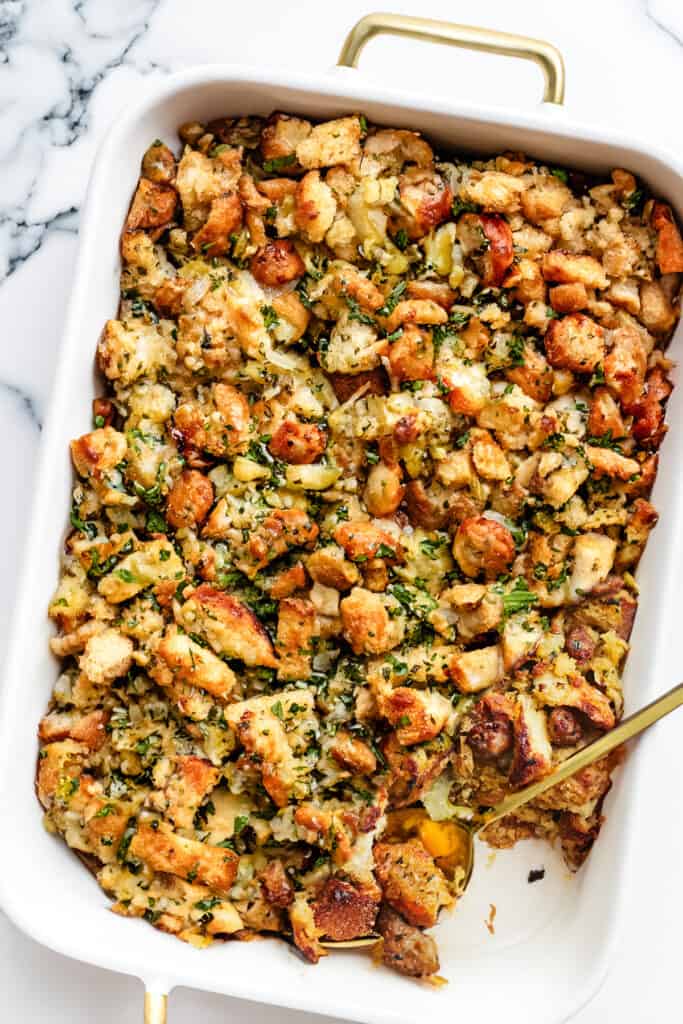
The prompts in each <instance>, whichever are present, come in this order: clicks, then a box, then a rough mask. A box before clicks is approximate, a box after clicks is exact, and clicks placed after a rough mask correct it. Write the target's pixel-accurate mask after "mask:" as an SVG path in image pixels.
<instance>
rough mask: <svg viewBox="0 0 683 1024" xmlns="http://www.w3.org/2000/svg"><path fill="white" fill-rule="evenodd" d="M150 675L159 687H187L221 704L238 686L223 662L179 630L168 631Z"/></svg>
mask: <svg viewBox="0 0 683 1024" xmlns="http://www.w3.org/2000/svg"><path fill="white" fill-rule="evenodd" d="M150 674H151V675H152V677H153V678H154V679H155V681H156V682H157V683H158V684H159V685H160V686H168V687H172V686H173V685H174V683H176V682H178V683H185V684H186V685H188V686H196V687H197V688H198V689H199V690H204V691H205V692H206V693H210V694H211V696H212V697H217V698H218V699H220V700H226V699H227V698H228V696H229V695H230V693H231V691H232V689H233V687H234V686H235V683H236V679H235V673H234V672H233V671H232V669H231V668H230V667H229V666H228V665H226V664H225V662H224V661H221V659H220V658H219V657H217V656H216V655H215V654H214V653H213V651H211V650H209V649H208V648H207V647H201V646H200V645H199V644H198V643H197V642H196V641H195V640H193V639H192V638H191V637H189V636H188V635H187V633H181V632H180V630H179V629H178V628H177V627H176V626H169V628H168V629H167V630H166V633H165V634H164V637H163V639H162V641H161V643H160V644H159V647H158V648H157V662H156V664H155V665H153V666H152V667H151V668H150Z"/></svg>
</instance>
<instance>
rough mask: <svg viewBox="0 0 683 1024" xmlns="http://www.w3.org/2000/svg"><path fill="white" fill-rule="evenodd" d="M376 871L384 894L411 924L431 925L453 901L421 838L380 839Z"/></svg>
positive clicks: (428, 926) (376, 851) (376, 852)
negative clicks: (382, 840)
mask: <svg viewBox="0 0 683 1024" xmlns="http://www.w3.org/2000/svg"><path fill="white" fill-rule="evenodd" d="M374 852H375V874H376V876H377V880H378V882H379V884H380V886H381V888H382V895H383V897H384V899H385V900H386V901H387V903H389V904H390V905H391V906H392V907H393V908H394V910H397V911H398V912H399V914H401V915H402V916H403V917H404V918H405V919H406V921H409V922H410V924H414V925H417V926H418V927H420V928H431V927H432V925H434V924H436V919H437V917H438V916H439V911H440V910H441V908H442V907H446V906H449V905H450V904H451V903H452V897H451V896H450V894H449V892H448V886H447V885H446V879H445V876H444V874H443V872H442V871H441V870H440V868H438V867H437V866H436V864H435V863H434V858H433V857H432V856H431V855H430V854H429V853H427V851H426V850H425V848H424V846H423V845H422V843H421V842H420V840H419V839H408V840H407V841H406V842H404V843H377V845H376V846H375V851H374Z"/></svg>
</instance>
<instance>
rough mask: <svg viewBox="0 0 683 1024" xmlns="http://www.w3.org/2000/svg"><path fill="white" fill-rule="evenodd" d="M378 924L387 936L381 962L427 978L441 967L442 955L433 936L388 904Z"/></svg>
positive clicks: (400, 970) (412, 974)
mask: <svg viewBox="0 0 683 1024" xmlns="http://www.w3.org/2000/svg"><path fill="white" fill-rule="evenodd" d="M376 927H377V931H378V932H379V933H380V935H381V936H382V938H383V939H384V945H383V947H382V962H383V963H385V964H386V965H387V967H393V969H394V970H395V971H398V972H399V973H400V974H407V975H408V976H409V977H411V978H426V977H429V975H430V974H436V972H437V971H438V970H439V954H438V952H437V948H436V942H435V941H434V939H433V938H432V937H431V935H425V933H424V932H423V931H420V929H419V928H416V927H415V926H414V925H412V924H408V922H407V921H404V919H403V918H402V917H401V915H400V914H397V913H396V911H395V910H392V909H391V907H389V906H387V904H386V903H384V904H383V905H382V909H381V910H380V912H379V916H378V918H377V926H376Z"/></svg>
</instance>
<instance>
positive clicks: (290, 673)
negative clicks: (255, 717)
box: [275, 597, 317, 680]
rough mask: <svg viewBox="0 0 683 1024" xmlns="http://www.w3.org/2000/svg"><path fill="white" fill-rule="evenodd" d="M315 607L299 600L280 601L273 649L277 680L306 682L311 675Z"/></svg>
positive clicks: (302, 599)
mask: <svg viewBox="0 0 683 1024" xmlns="http://www.w3.org/2000/svg"><path fill="white" fill-rule="evenodd" d="M315 611H316V610H315V607H314V606H313V604H312V603H311V602H310V601H306V600H305V599H304V598H301V597H286V598H283V599H282V600H281V601H280V605H279V608H278V619H277V639H276V641H275V649H276V651H277V654H278V658H279V662H280V663H279V665H278V670H277V676H278V679H283V680H292V679H308V677H309V676H310V674H311V662H312V654H313V638H314V637H315V636H316V634H317V630H316V614H315Z"/></svg>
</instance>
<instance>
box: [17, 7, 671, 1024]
mask: <svg viewBox="0 0 683 1024" xmlns="http://www.w3.org/2000/svg"><path fill="white" fill-rule="evenodd" d="M377 6H384V5H382V4H378V5H377ZM374 7H375V4H374V3H369V2H368V0H346V2H345V3H344V4H330V5H329V6H328V5H327V4H325V5H323V4H321V3H320V0H281V2H279V3H277V2H274V0H261V2H260V3H259V4H251V5H249V4H243V5H237V4H235V3H234V2H231V0H191V2H190V3H188V2H187V0H117V2H116V3H112V2H110V0H109V2H108V0H0V40H1V41H2V49H1V50H0V97H1V101H0V182H1V183H2V188H0V323H1V324H2V333H3V343H2V345H0V436H3V437H5V440H6V441H7V445H6V448H5V466H6V470H7V472H6V475H5V478H4V479H5V483H6V487H5V499H4V501H3V502H2V506H1V508H0V516H1V518H0V522H1V523H2V526H3V535H4V537H5V542H4V545H3V552H4V586H3V587H2V588H1V589H0V651H2V649H3V645H4V640H5V637H6V631H7V621H8V616H9V614H10V611H11V606H12V599H13V581H14V579H15V578H16V574H17V572H18V567H19V563H20V556H21V547H22V541H23V529H24V522H25V517H26V509H27V507H28V506H29V503H30V495H31V486H32V474H33V467H34V463H35V458H36V452H37V447H38V442H39V438H40V429H41V423H42V419H43V415H44V410H45V407H46V403H47V401H48V398H49V394H50V390H51V387H52V381H53V371H54V367H55V361H56V357H57V353H58V349H59V343H60V336H61V332H62V325H63V321H64V315H65V308H66V303H67V300H68V296H69V291H70V288H71V282H72V277H73V268H74V260H75V253H76V245H77V231H78V218H79V207H80V205H81V202H82V199H83V195H84V191H85V187H86V184H87V180H88V175H89V171H90V166H91V163H92V159H93V156H94V153H95V150H96V148H97V145H98V142H99V140H100V138H101V137H102V134H103V133H104V131H105V130H106V129H107V127H108V125H109V124H110V122H111V120H112V118H113V117H114V116H115V115H116V114H117V113H118V111H120V110H121V109H122V108H123V107H124V106H125V105H126V103H127V102H128V101H129V100H131V99H133V98H135V97H137V96H139V95H140V92H141V91H142V90H144V89H145V88H146V87H147V86H148V85H149V83H150V82H152V81H154V80H156V79H158V78H160V77H161V76H163V75H165V74H166V73H167V72H168V71H171V70H176V69H179V68H182V67H185V66H188V65H190V64H196V63H202V62H211V61H214V62H215V61H218V60H221V61H231V60H233V61H240V62H245V63H255V64H256V63H258V64H261V65H264V66H271V65H281V66H288V67H298V68H301V67H310V68H315V69H317V70H324V69H326V68H329V67H331V66H332V65H333V64H334V63H335V60H336V56H337V52H338V50H339V47H340V45H341V42H342V40H343V38H344V36H345V34H346V32H347V31H348V29H349V28H350V27H351V25H352V24H353V23H354V22H355V21H356V20H357V19H358V18H359V17H361V16H362V15H363V14H366V13H368V10H370V9H373V8H374ZM387 9H389V10H392V11H394V12H401V13H406V14H418V13H419V14H421V15H425V16H431V17H434V18H450V19H451V20H453V21H461V22H464V23H479V24H483V25H487V26H490V27H495V28H499V29H505V30H508V31H513V32H521V33H524V34H527V35H534V36H539V37H541V38H547V39H549V40H550V41H552V42H554V43H556V44H557V45H558V46H559V47H560V48H561V50H562V52H563V54H564V57H565V60H566V65H567V99H566V104H567V107H568V109H569V111H570V113H571V115H572V116H573V117H575V118H577V119H581V120H583V121H587V122H590V123H591V124H594V125H598V126H599V125H611V126H613V127H618V128H620V129H622V130H626V131H627V132H629V133H630V134H631V135H632V136H633V137H634V138H638V139H640V140H645V141H647V140H648V139H651V140H652V141H653V143H654V142H656V143H657V144H658V145H660V146H661V145H664V146H665V147H666V148H668V149H669V150H670V151H676V150H678V151H679V152H680V149H681V147H682V146H683V126H682V125H681V121H680V119H679V118H678V117H677V116H676V114H677V112H676V111H675V108H674V101H675V99H676V98H677V97H680V95H681V89H682V86H683V7H682V6H681V5H680V0H602V2H601V3H600V2H596V0H572V3H571V4H567V5H559V4H551V3H548V2H547V0H525V2H518V3H514V4H511V3H509V0H482V2H481V3H479V4H478V5H477V7H476V10H475V9H473V8H472V6H471V5H468V4H465V3H463V2H462V0H423V2H422V3H421V4H416V3H415V2H414V0H396V2H395V3H389V4H388V5H387ZM409 50H410V52H409V53H408V51H409ZM408 61H409V62H410V64H409V66H410V72H411V74H410V79H411V81H410V86H411V88H413V89H415V90H419V91H425V92H427V93H429V92H435V93H449V94H453V93H456V94H458V93H461V94H462V95H463V96H471V95H472V94H473V93H474V94H476V97H477V100H479V101H482V102H485V103H493V104H497V105H500V106H508V107H509V108H518V109H524V108H527V107H529V106H531V105H532V104H534V103H536V102H537V101H538V98H539V96H540V84H539V79H538V72H537V71H536V69H535V68H533V67H532V66H527V65H526V64H523V63H521V62H509V61H505V60H501V59H499V58H494V57H490V56H485V55H477V54H469V53H462V52H453V51H450V50H448V49H447V48H445V47H444V48H437V47H427V46H421V45H418V44H414V43H409V42H407V41H405V40H395V39H394V40H389V39H382V40H378V41H376V42H374V43H373V44H372V45H371V46H370V47H368V50H367V52H366V53H365V54H364V56H363V61H362V63H363V68H364V69H365V70H366V71H367V73H368V74H372V75H373V76H377V77H378V78H379V77H381V79H382V80H383V81H386V82H390V81H396V82H398V81H400V80H401V79H403V80H404V84H405V69H406V67H407V66H408ZM93 343H94V342H93ZM675 724H676V723H672V722H665V723H662V725H660V726H659V727H658V729H659V732H660V736H659V740H658V742H659V744H660V745H661V750H662V757H663V759H664V760H665V762H666V763H668V764H670V766H671V772H672V777H673V778H674V779H677V778H679V777H680V769H679V767H678V766H679V763H680V762H679V759H678V757H677V754H678V750H677V744H676V742H675V734H674V726H675ZM678 724H680V723H678ZM672 799H673V801H674V802H673V804H672ZM676 801H677V804H676ZM680 810H681V808H680V794H679V792H678V791H675V792H673V793H672V791H671V788H670V787H669V790H668V792H667V789H666V787H663V788H662V789H661V790H660V789H659V788H657V789H656V790H655V795H654V796H653V797H652V799H651V800H650V802H649V804H648V806H647V808H646V809H645V810H644V812H643V820H642V822H641V826H642V827H641V828H640V829H639V835H638V837H636V845H637V846H639V850H638V854H639V855H641V856H642V857H643V858H645V857H647V855H648V854H650V855H652V854H653V849H652V846H651V845H650V843H651V841H648V838H647V837H648V835H651V834H652V831H651V830H654V829H655V827H657V828H658V836H659V844H660V847H659V848H660V849H665V850H666V851H667V852H666V854H665V855H658V856H657V859H656V870H652V871H651V872H649V873H648V876H647V885H643V887H642V888H641V889H640V890H639V891H636V892H633V893H630V894H629V895H628V897H627V912H626V915H625V918H624V929H623V933H622V935H621V937H620V941H619V945H618V948H617V951H616V954H615V957H614V963H613V967H612V970H611V972H610V975H609V977H608V979H607V982H606V983H605V985H604V986H603V988H602V990H601V992H600V993H599V994H598V995H597V996H596V997H595V998H594V999H593V1000H592V1002H591V1003H590V1004H589V1005H588V1006H587V1007H585V1008H584V1009H583V1010H582V1011H581V1012H580V1013H579V1014H578V1016H577V1017H576V1018H575V1021H576V1024H598V1022H600V1024H611V1022H617V1021H619V1024H641V1022H643V1021H646V1020H647V1021H650V1020H651V1021H664V1020H670V1019H673V1018H674V1016H675V1014H674V1013H673V1011H672V1007H673V1006H674V1005H675V1000H677V999H678V990H679V979H678V946H679V936H678V921H679V918H680V912H681V910H682V909H683V900H682V899H681V895H680V889H679V887H678V884H677V883H678V874H679V871H678V868H679V865H680V863H681V861H682V860H683V815H681V813H680ZM676 811H677V813H676ZM662 822H663V825H662ZM2 827H3V828H7V827H9V824H8V823H7V822H3V823H2ZM643 863H646V862H645V860H644V861H643ZM653 867H654V865H653ZM0 988H1V989H2V991H3V1004H4V1009H3V1011H2V1012H0V1017H2V1019H3V1021H6V1022H7V1024H15V1022H19V1021H21V1022H22V1024H33V1022H37V1021H41V1022H45V1021H47V1020H49V1021H50V1022H51V1024H66V1022H69V1024H85V1022H86V1021H91V1020H93V1019H97V1020H98V1021H100V1022H101V1024H109V1022H111V1024H114V1022H116V1024H127V1022H133V1021H137V1020H140V1019H141V999H142V992H141V987H140V985H139V984H138V983H137V982H135V981H134V980H131V979H129V978H121V977H119V976H117V975H114V974H110V973H108V972H104V971H100V970H96V969H95V968H90V967H86V966H84V965H81V964H77V963H74V962H71V961H68V960H66V959H64V958H62V957H60V956H57V955H56V954H53V953H50V952H49V951H47V950H44V949H42V948H41V947H39V946H37V945H35V944H34V943H33V942H31V941H30V940H28V939H26V938H25V937H24V936H22V935H21V934H20V933H19V932H17V931H16V930H15V929H14V927H13V926H12V925H10V924H9V922H8V921H6V920H5V919H4V918H3V917H2V915H1V914H0ZM227 1015H229V1016H230V1019H232V1020H234V1021H243V1022H249V1024H252V1022H253V1024H255V1022H256V1021H259V1022H263V1024H271V1022H272V1024H275V1022H276V1021H277V1022H278V1024H313V1022H314V1021H315V1020H318V1019H322V1018H314V1017H311V1016H307V1015H303V1014H299V1013H294V1012H289V1011H283V1010H278V1009H271V1008H267V1007H262V1006H257V1005H254V1004H247V1003H243V1002H239V1001H237V1000H226V999H223V998H220V997H217V996H211V995H206V994H201V993H195V992H191V991H189V990H178V991H177V992H175V993H174V994H173V996H172V1009H171V1020H172V1021H174V1024H182V1022H189V1021H191V1020H194V1019H196V1018H197V1017H199V1016H201V1019H202V1021H203V1022H204V1024H212V1022H214V1021H216V1022H217V1021H219V1020H223V1019H225V1017H226V1016H227ZM482 1024H485V1022H482Z"/></svg>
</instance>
